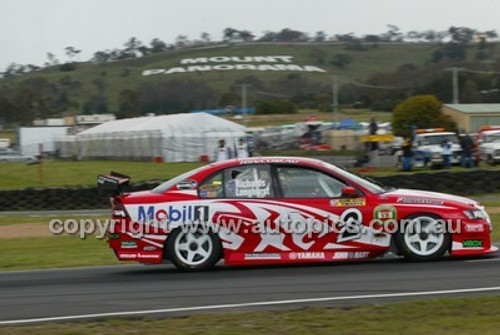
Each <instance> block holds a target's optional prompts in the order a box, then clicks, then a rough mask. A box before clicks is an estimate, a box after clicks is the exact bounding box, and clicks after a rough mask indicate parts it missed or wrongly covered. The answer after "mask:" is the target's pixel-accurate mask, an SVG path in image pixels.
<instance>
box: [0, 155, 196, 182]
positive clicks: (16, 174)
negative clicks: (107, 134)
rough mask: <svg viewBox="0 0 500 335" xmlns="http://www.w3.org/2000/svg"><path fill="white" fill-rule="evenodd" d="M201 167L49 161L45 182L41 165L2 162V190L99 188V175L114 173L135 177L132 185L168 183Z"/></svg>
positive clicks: (170, 164) (176, 164) (174, 164)
mask: <svg viewBox="0 0 500 335" xmlns="http://www.w3.org/2000/svg"><path fill="white" fill-rule="evenodd" d="M201 165H202V164H201V163H166V164H158V163H153V162H124V161H81V162H74V161H51V160H48V161H45V162H44V163H43V164H42V167H41V168H42V170H43V179H42V180H39V169H40V166H39V165H26V164H23V163H0V189H19V188H25V187H61V186H89V185H95V183H96V179H97V175H98V174H99V173H109V172H110V171H111V170H113V171H117V172H121V173H124V174H126V175H129V176H131V177H132V182H138V181H143V180H148V179H159V180H167V179H170V178H172V177H175V176H177V175H179V174H181V173H184V172H186V171H189V170H192V169H194V168H196V167H198V166H201Z"/></svg>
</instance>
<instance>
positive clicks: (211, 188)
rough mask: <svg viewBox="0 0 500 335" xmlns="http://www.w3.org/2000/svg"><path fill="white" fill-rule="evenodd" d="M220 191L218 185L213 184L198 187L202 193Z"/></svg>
mask: <svg viewBox="0 0 500 335" xmlns="http://www.w3.org/2000/svg"><path fill="white" fill-rule="evenodd" d="M219 189H220V185H215V184H206V185H202V186H200V190H203V191H217V190H219Z"/></svg>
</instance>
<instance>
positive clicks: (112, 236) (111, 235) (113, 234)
mask: <svg viewBox="0 0 500 335" xmlns="http://www.w3.org/2000/svg"><path fill="white" fill-rule="evenodd" d="M108 238H109V239H110V240H116V239H118V238H120V234H115V233H108Z"/></svg>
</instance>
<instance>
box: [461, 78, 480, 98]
mask: <svg viewBox="0 0 500 335" xmlns="http://www.w3.org/2000/svg"><path fill="white" fill-rule="evenodd" d="M461 96H462V99H461V100H462V102H463V103H480V102H481V93H480V92H479V89H478V87H477V84H476V82H475V81H473V80H466V81H465V84H464V89H463V92H462V94H461Z"/></svg>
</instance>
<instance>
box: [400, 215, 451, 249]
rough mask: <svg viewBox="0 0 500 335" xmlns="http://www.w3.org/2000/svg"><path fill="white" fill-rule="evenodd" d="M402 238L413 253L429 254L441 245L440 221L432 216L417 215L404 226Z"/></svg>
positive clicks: (442, 239) (441, 230)
mask: <svg viewBox="0 0 500 335" xmlns="http://www.w3.org/2000/svg"><path fill="white" fill-rule="evenodd" d="M404 240H405V244H406V246H407V247H408V249H410V251H411V252H413V253H414V254H416V255H419V256H430V255H432V254H434V253H435V252H436V251H438V250H439V249H440V248H441V246H442V245H443V242H444V232H443V229H442V223H440V222H438V220H436V219H434V218H432V217H428V216H425V217H418V218H416V219H414V220H412V221H411V222H410V223H409V224H408V225H407V226H406V227H405V231H404Z"/></svg>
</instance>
